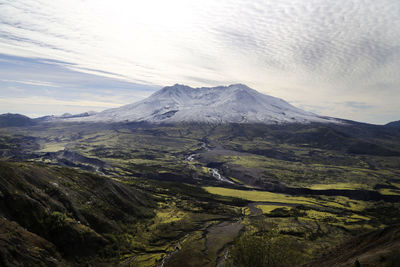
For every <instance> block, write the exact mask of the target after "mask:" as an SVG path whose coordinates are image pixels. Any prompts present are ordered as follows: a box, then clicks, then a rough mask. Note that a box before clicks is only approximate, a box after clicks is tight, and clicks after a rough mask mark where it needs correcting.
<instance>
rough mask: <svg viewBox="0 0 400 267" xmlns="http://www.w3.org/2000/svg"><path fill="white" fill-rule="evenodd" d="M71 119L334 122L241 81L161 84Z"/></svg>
mask: <svg viewBox="0 0 400 267" xmlns="http://www.w3.org/2000/svg"><path fill="white" fill-rule="evenodd" d="M71 120H75V121H76V120H79V121H106V122H118V121H148V122H152V123H161V122H165V123H176V122H206V123H268V124H275V123H293V122H297V123H309V122H337V121H336V120H334V119H331V118H326V117H321V116H318V115H316V114H313V113H311V112H307V111H304V110H301V109H299V108H296V107H294V106H292V105H290V104H289V103H287V102H286V101H284V100H282V99H279V98H275V97H272V96H268V95H264V94H261V93H259V92H257V91H256V90H253V89H251V88H249V87H247V86H246V85H242V84H234V85H230V86H219V87H211V88H210V87H202V88H191V87H189V86H184V85H179V84H176V85H174V86H168V87H164V88H163V89H161V90H159V91H157V92H155V93H154V94H153V95H151V96H150V97H148V98H146V99H144V100H142V101H139V102H136V103H133V104H129V105H126V106H122V107H120V108H115V109H108V110H105V111H103V112H100V113H98V114H95V115H93V116H89V117H86V118H79V119H78V118H76V119H71Z"/></svg>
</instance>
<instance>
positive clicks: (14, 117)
mask: <svg viewBox="0 0 400 267" xmlns="http://www.w3.org/2000/svg"><path fill="white" fill-rule="evenodd" d="M33 124H35V122H34V121H33V120H32V119H30V118H29V117H27V116H24V115H20V114H12V113H6V114H0V127H19V126H29V125H33Z"/></svg>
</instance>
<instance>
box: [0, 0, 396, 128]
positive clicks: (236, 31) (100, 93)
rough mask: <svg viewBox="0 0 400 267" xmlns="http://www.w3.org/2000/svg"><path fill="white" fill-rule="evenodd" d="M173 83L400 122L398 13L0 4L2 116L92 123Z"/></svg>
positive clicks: (344, 2) (337, 2)
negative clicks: (227, 88)
mask: <svg viewBox="0 0 400 267" xmlns="http://www.w3.org/2000/svg"><path fill="white" fill-rule="evenodd" d="M175 83H180V84H186V85H189V86H193V87H202V86H218V85H229V84H234V83H243V84H246V85H248V86H249V87H251V88H253V89H256V90H258V91H260V92H262V93H265V94H269V95H272V96H275V97H280V98H283V99H285V100H286V101H288V102H289V103H291V104H293V105H295V106H297V107H300V108H303V109H305V110H308V111H312V112H315V113H317V114H320V115H326V116H333V117H339V118H345V119H351V120H357V121H363V122H369V123H376V124H384V123H387V122H389V121H394V120H399V119H400V112H399V110H400V1H398V0H379V1H376V0H332V1H331V0H290V1H289V0H247V1H244V0H241V1H239V0H220V1H215V0H203V1H197V0H182V1H180V0H168V1H167V0H146V1H137V0H112V1H111V0H68V1H66V0H0V113H5V112H12V113H21V114H25V115H28V116H31V117H37V116H42V115H49V114H56V115H57V114H63V113H65V112H68V113H80V112H84V111H89V110H94V111H101V110H104V109H107V108H112V107H118V106H120V105H123V104H128V103H132V102H135V101H138V100H141V99H143V98H145V97H147V96H149V95H150V94H152V93H153V92H154V91H156V90H158V89H160V88H161V87H163V86H167V85H172V84H175Z"/></svg>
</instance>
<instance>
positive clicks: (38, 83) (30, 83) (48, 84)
mask: <svg viewBox="0 0 400 267" xmlns="http://www.w3.org/2000/svg"><path fill="white" fill-rule="evenodd" d="M0 81H2V82H7V83H9V82H11V83H22V84H28V85H37V86H46V87H60V86H59V85H57V84H54V83H51V82H44V81H32V80H26V81H24V80H21V81H17V80H7V79H1V80H0Z"/></svg>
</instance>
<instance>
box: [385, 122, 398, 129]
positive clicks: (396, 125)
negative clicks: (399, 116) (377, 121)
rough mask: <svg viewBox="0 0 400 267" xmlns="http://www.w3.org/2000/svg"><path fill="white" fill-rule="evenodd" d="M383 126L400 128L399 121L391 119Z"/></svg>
mask: <svg viewBox="0 0 400 267" xmlns="http://www.w3.org/2000/svg"><path fill="white" fill-rule="evenodd" d="M385 126H389V127H395V128H400V121H392V122H389V123H388V124H386V125H385Z"/></svg>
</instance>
